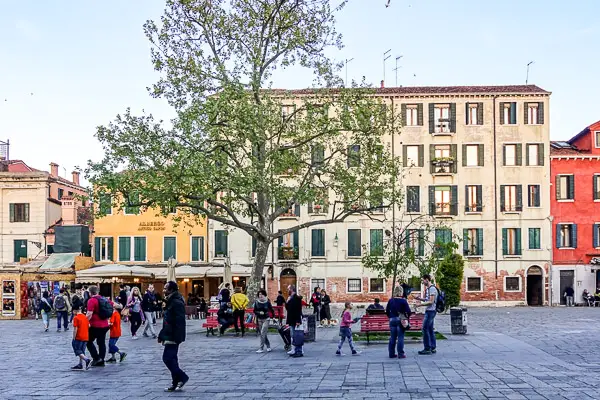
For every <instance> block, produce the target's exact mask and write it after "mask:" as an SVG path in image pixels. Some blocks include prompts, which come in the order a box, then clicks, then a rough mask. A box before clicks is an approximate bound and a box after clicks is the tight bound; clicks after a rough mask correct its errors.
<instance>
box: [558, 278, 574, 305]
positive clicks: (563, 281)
mask: <svg viewBox="0 0 600 400" xmlns="http://www.w3.org/2000/svg"><path fill="white" fill-rule="evenodd" d="M574 282H575V271H574V270H572V269H571V270H561V271H560V293H559V296H560V304H562V305H566V304H567V299H566V298H565V296H563V294H564V293H565V289H566V288H568V287H573V284H574Z"/></svg>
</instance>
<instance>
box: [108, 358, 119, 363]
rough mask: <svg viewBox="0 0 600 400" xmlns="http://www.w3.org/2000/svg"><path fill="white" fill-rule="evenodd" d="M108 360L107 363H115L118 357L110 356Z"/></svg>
mask: <svg viewBox="0 0 600 400" xmlns="http://www.w3.org/2000/svg"><path fill="white" fill-rule="evenodd" d="M106 362H107V363H110V364H115V363H116V362H117V359H116V358H114V357H111V358H109V359H108V360H106Z"/></svg>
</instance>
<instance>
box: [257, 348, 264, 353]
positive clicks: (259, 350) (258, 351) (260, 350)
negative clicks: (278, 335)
mask: <svg viewBox="0 0 600 400" xmlns="http://www.w3.org/2000/svg"><path fill="white" fill-rule="evenodd" d="M256 352H257V353H258V354H260V353H264V352H265V351H264V350H263V349H258V350H256Z"/></svg>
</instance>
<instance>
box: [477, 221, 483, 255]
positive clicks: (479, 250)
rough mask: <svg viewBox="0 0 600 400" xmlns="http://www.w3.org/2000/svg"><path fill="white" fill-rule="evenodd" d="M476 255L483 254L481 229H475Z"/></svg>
mask: <svg viewBox="0 0 600 400" xmlns="http://www.w3.org/2000/svg"><path fill="white" fill-rule="evenodd" d="M477 255H478V256H482V255H483V229H482V228H479V229H477Z"/></svg>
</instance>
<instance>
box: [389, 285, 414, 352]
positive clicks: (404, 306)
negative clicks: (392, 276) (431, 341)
mask: <svg viewBox="0 0 600 400" xmlns="http://www.w3.org/2000/svg"><path fill="white" fill-rule="evenodd" d="M403 295H404V290H403V289H402V287H401V286H400V287H397V288H396V289H394V297H392V298H391V299H390V301H388V303H387V306H386V308H385V314H386V315H387V316H388V318H389V319H390V341H389V343H388V353H389V356H390V358H406V355H405V354H404V331H405V330H406V328H408V321H409V318H410V314H411V311H410V306H409V305H408V302H407V301H406V299H405V298H403Z"/></svg>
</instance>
